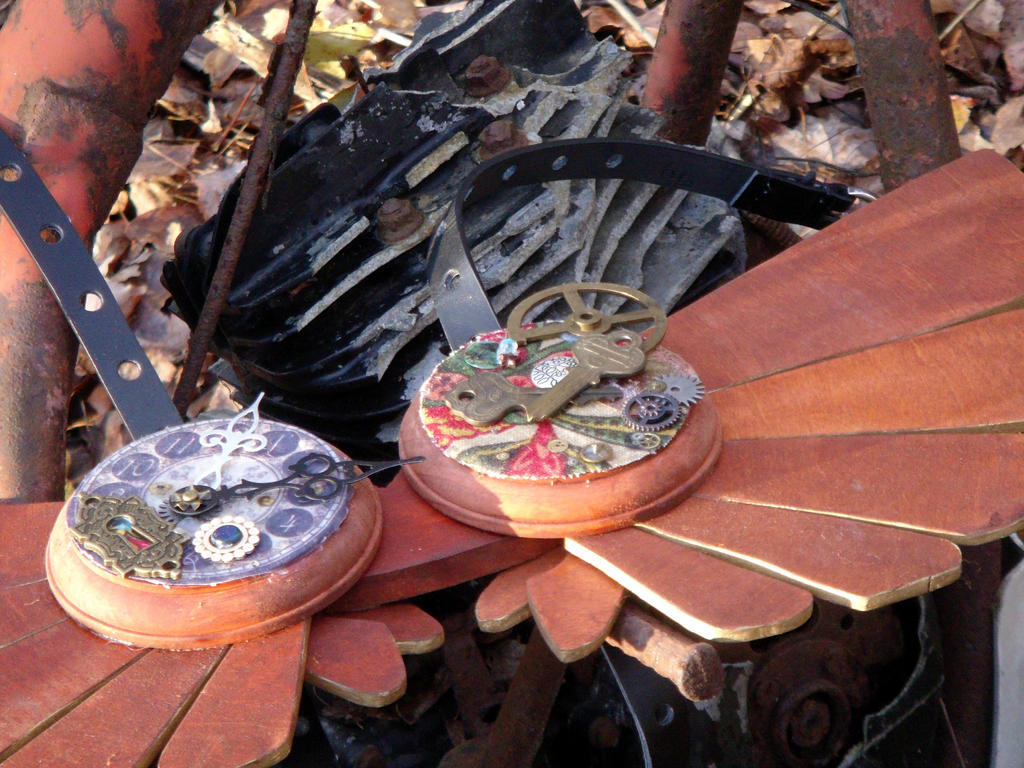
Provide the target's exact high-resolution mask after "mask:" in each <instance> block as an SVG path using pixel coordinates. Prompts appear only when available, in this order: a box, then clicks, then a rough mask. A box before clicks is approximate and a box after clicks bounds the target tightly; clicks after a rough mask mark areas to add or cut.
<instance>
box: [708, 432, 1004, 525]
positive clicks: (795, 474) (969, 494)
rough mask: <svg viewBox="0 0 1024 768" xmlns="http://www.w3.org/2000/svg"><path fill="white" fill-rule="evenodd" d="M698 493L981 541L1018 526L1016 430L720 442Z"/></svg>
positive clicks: (715, 497) (710, 496)
mask: <svg viewBox="0 0 1024 768" xmlns="http://www.w3.org/2000/svg"><path fill="white" fill-rule="evenodd" d="M697 495H698V496H700V497H701V498H708V499H719V500H724V501H737V502H749V503H751V504H762V505H767V506H775V507H788V508H791V509H799V510H806V511H810V512H820V513H822V514H827V515H835V516H839V517H848V518H854V519H857V520H865V521H868V522H877V523H882V524H884V525H891V526H897V527H900V528H909V529H913V530H918V531H924V532H927V533H934V534H937V535H940V536H944V537H946V538H950V539H952V540H954V541H957V542H960V543H968V544H974V543H980V542H983V541H989V540H991V539H994V538H998V537H1000V536H1004V535H1006V534H1007V533H1008V532H1010V531H1012V530H1014V529H1015V528H1018V527H1019V526H1020V525H1021V524H1022V523H1024V435H1018V434H939V433H927V434H898V435H884V434H883V435H846V436H839V437H800V438H785V439H778V440H734V441H728V442H726V444H725V445H724V447H723V449H722V455H721V457H720V458H719V461H718V466H717V467H716V469H715V472H714V474H713V475H712V476H711V477H710V478H709V479H708V481H707V482H706V483H705V484H704V485H703V486H701V488H700V490H699V491H698V492H697Z"/></svg>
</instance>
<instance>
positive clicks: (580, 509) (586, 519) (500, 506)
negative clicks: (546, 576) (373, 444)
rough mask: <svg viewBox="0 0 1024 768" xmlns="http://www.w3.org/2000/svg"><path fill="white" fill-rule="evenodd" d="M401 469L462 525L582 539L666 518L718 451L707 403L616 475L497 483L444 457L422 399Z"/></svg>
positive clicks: (403, 434)
mask: <svg viewBox="0 0 1024 768" xmlns="http://www.w3.org/2000/svg"><path fill="white" fill-rule="evenodd" d="M398 447H399V452H400V454H401V456H402V458H408V457H410V456H424V457H426V460H425V461H423V462H421V463H418V464H407V465H405V466H404V467H402V471H403V472H405V474H406V477H408V479H409V483H410V485H412V487H413V489H414V490H415V491H416V493H418V494H419V495H420V497H421V498H423V499H424V500H425V501H427V503H429V504H430V505H431V506H432V507H434V508H435V509H437V510H438V511H440V512H443V513H444V514H446V515H448V516H449V517H452V518H454V519H456V520H458V521H460V522H462V523H465V524H467V525H472V526H474V527H476V528H482V529H484V530H487V531H494V532H495V533H503V534H510V535H512V536H522V537H529V538H563V537H566V536H586V535H589V534H594V533H601V532H604V531H611V530H615V529H617V528H624V527H626V526H628V525H632V524H633V523H634V522H636V521H637V520H644V519H647V518H650V517H653V516H655V515H658V514H661V513H662V512H666V511H668V510H669V509H671V508H673V507H674V506H676V505H677V504H678V503H679V502H680V501H682V500H683V499H684V498H686V497H687V496H689V495H690V494H691V493H693V491H694V490H695V489H696V488H697V486H699V485H700V483H701V481H703V479H704V477H705V476H706V475H707V474H708V472H710V471H711V469H712V468H713V467H714V465H715V461H716V460H717V459H718V454H719V452H720V451H721V447H722V430H721V426H720V425H719V420H718V412H717V411H716V410H715V406H714V404H713V403H712V402H711V400H710V399H708V398H705V399H704V400H701V401H700V402H699V403H697V404H696V405H695V406H693V408H691V409H690V413H689V415H688V416H687V419H686V423H685V424H684V425H683V427H682V428H681V429H680V430H679V432H678V433H677V434H676V436H675V438H674V439H673V440H672V442H671V443H669V444H668V446H667V447H666V448H664V449H663V450H661V451H659V452H658V453H656V454H654V455H652V456H650V457H649V458H646V459H643V460H642V461H638V462H636V463H634V464H629V465H627V466H625V467H621V468H619V469H616V470H613V471H610V472H605V473H600V474H594V475H583V476H582V477H576V478H572V479H567V480H554V481H544V480H519V479H498V478H494V477H489V476H487V475H483V474H481V473H479V472H476V471H474V470H472V469H470V468H469V467H466V466H463V465H462V464H459V463H458V462H456V461H455V460H453V459H450V458H448V457H447V456H445V455H444V454H443V453H442V452H441V450H440V449H439V448H438V447H437V446H436V445H434V443H433V441H431V439H430V436H429V435H428V434H427V433H426V431H425V430H424V429H423V425H422V423H421V422H420V416H419V396H417V397H416V399H415V400H413V402H412V405H411V406H410V407H409V410H408V411H407V412H406V414H405V418H404V419H403V420H402V427H401V430H400V431H399V437H398Z"/></svg>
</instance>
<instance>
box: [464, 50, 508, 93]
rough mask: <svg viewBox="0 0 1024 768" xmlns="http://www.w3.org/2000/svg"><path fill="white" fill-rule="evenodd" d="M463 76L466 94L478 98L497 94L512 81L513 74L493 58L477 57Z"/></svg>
mask: <svg viewBox="0 0 1024 768" xmlns="http://www.w3.org/2000/svg"><path fill="white" fill-rule="evenodd" d="M463 75H464V76H465V80H466V86H465V87H466V93H467V94H469V95H470V96H474V97H476V98H480V97H482V96H490V95H491V94H492V93H497V92H498V91H500V90H501V89H502V88H504V87H505V86H506V85H508V84H509V82H510V81H511V80H512V73H511V72H509V71H508V70H507V69H505V68H504V67H503V66H501V64H500V63H499V62H498V60H497V59H496V58H494V57H493V56H477V57H476V58H475V59H473V60H472V61H471V62H469V66H468V67H466V71H465V72H464V73H463Z"/></svg>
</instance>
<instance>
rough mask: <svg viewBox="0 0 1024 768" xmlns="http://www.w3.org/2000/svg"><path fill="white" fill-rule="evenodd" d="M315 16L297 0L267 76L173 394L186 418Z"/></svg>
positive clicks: (310, 0)
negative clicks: (261, 108) (259, 121)
mask: <svg viewBox="0 0 1024 768" xmlns="http://www.w3.org/2000/svg"><path fill="white" fill-rule="evenodd" d="M315 14H316V0H293V3H292V9H291V15H290V16H289V18H288V27H287V29H286V30H285V35H284V41H283V42H282V43H281V45H280V46H279V48H278V56H279V58H278V59H277V66H276V67H274V68H272V70H271V72H270V73H269V74H268V75H267V91H266V101H265V105H266V113H265V114H264V118H263V125H262V127H261V128H260V131H259V133H258V134H257V135H256V140H255V141H254V142H253V147H252V154H251V155H250V157H249V163H248V165H247V166H246V169H245V175H244V176H243V178H242V182H241V186H240V187H239V190H238V202H237V203H236V205H235V210H234V212H233V213H232V215H231V222H230V223H229V224H228V231H227V234H226V235H225V236H224V247H223V248H222V249H221V253H220V258H219V259H218V260H217V269H216V270H215V271H214V274H213V278H212V279H211V280H210V288H209V290H208V291H207V294H206V301H205V302H203V308H202V311H200V313H199V320H198V321H197V322H196V327H195V330H194V331H193V333H192V336H191V337H190V339H189V344H188V355H187V357H186V358H185V365H184V367H183V368H182V371H181V376H180V377H179V378H178V385H177V387H176V388H175V390H174V405H175V407H176V408H177V409H178V412H179V413H180V414H181V415H182V416H184V415H185V411H186V410H187V408H188V404H189V401H190V400H191V398H192V393H193V392H194V391H195V388H196V382H197V381H198V380H199V374H200V373H201V372H202V369H203V362H204V360H205V359H206V351H207V349H209V346H210V341H211V339H213V334H214V331H215V330H216V328H217V323H218V321H219V320H220V316H221V313H222V312H223V311H224V307H225V306H226V305H227V300H228V293H229V292H230V291H231V283H232V281H233V280H234V277H235V268H236V267H237V266H238V259H239V257H240V256H241V255H242V248H243V246H244V245H245V238H246V236H247V235H248V234H249V226H250V225H251V224H252V220H253V217H254V216H255V215H256V209H257V207H258V206H259V204H260V201H261V200H262V199H263V195H264V192H265V191H266V188H267V182H268V179H269V178H270V169H271V166H272V165H273V161H274V151H275V149H276V148H277V142H278V139H279V137H280V135H281V131H282V130H283V129H284V124H285V119H286V118H287V116H288V109H289V107H290V106H291V100H292V90H293V89H294V87H295V77H296V75H298V72H299V67H300V66H301V65H302V55H303V53H304V52H305V50H306V40H307V39H308V37H309V28H310V26H311V25H312V23H313V16H314V15H315Z"/></svg>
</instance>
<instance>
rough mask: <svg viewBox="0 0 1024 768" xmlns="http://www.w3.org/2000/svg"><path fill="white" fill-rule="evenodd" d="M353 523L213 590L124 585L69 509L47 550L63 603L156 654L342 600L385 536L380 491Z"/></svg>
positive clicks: (223, 639) (362, 501) (228, 639)
mask: <svg viewBox="0 0 1024 768" xmlns="http://www.w3.org/2000/svg"><path fill="white" fill-rule="evenodd" d="M354 491H355V493H354V495H353V497H352V501H351V505H350V507H349V512H348V517H347V518H346V520H345V521H344V522H343V523H342V525H341V527H340V528H339V529H338V530H337V531H336V532H335V533H334V534H333V535H331V536H330V537H329V538H328V539H327V540H326V541H324V543H323V546H321V547H319V548H317V549H316V550H314V551H312V552H310V553H308V554H306V555H303V556H302V557H300V558H299V559H297V560H295V561H294V562H292V563H289V564H288V565H286V566H284V567H282V568H278V569H276V570H274V571H272V572H270V573H265V574H261V575H259V576H251V577H249V578H245V579H236V580H234V581H228V582H225V583H223V584H216V585H210V586H194V585H188V586H186V585H175V584H174V582H172V581H168V582H167V584H166V585H164V584H155V583H152V582H148V581H142V580H139V579H131V578H120V577H118V576H117V575H116V574H113V573H110V572H108V571H105V570H103V569H101V568H98V567H96V566H95V565H93V564H92V563H90V562H88V561H87V559H86V558H85V557H84V556H83V555H82V553H81V551H80V550H79V548H78V545H77V544H76V543H75V541H74V540H73V539H72V538H71V535H70V534H69V533H68V526H67V522H66V514H65V511H64V510H63V509H62V510H61V513H60V515H58V517H57V522H56V524H55V525H54V527H53V530H52V532H51V533H50V540H49V543H48V545H47V548H46V575H47V578H48V579H49V582H50V589H51V590H52V591H53V594H54V596H55V597H56V598H57V601H58V602H59V603H60V604H61V606H62V607H63V608H64V610H65V611H67V612H68V614H69V615H70V616H71V617H72V618H73V619H75V621H77V622H79V623H80V624H82V625H84V626H86V627H88V628H89V629H91V630H93V631H94V632H96V633H97V634H100V635H102V636H104V637H108V638H111V639H113V640H120V641H123V642H127V643H131V644H133V645H140V646H145V647H151V648H169V649H172V650H190V649H195V648H207V647H210V646H217V645H227V644H229V643H238V642H242V641H244V640H249V639H251V638H254V637H259V636H260V635H265V634H269V633H271V632H274V631H275V630H278V629H283V628H284V627H287V626H290V625H292V624H294V623H296V622H297V621H300V620H301V619H303V618H305V617H306V616H310V615H312V614H313V613H315V612H316V611H318V610H320V609H321V608H323V607H325V606H326V605H328V604H330V603H331V602H333V601H334V600H335V599H337V598H338V597H339V596H340V595H342V594H343V593H344V592H345V591H346V590H347V589H348V588H349V587H350V586H352V585H353V584H354V583H355V582H356V580H357V579H358V578H359V577H360V576H361V575H362V574H363V571H365V570H366V569H367V567H369V565H370V562H371V561H372V560H373V557H374V555H375V554H376V552H377V546H378V545H379V544H380V537H381V527H382V518H381V508H380V501H379V500H378V498H377V493H376V491H375V490H374V488H373V486H372V485H370V483H368V482H361V483H358V484H356V485H355V486H354Z"/></svg>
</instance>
